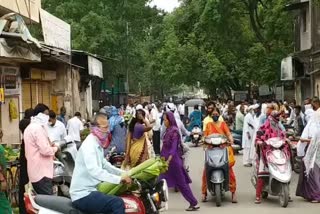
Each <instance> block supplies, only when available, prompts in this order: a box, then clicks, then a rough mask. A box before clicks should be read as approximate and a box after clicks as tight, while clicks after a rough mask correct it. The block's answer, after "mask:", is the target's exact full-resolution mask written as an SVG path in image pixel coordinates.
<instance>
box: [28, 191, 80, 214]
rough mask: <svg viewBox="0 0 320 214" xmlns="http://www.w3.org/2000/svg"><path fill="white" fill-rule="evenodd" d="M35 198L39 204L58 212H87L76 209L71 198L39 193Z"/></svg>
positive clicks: (67, 213)
mask: <svg viewBox="0 0 320 214" xmlns="http://www.w3.org/2000/svg"><path fill="white" fill-rule="evenodd" d="M34 200H35V202H36V203H37V204H38V205H39V206H41V207H44V208H47V209H50V210H54V211H56V212H60V213H64V214H85V213H83V212H81V211H79V210H77V209H75V208H74V207H73V206H72V202H71V200H70V199H69V198H65V197H60V196H52V195H37V196H36V197H35V199H34Z"/></svg>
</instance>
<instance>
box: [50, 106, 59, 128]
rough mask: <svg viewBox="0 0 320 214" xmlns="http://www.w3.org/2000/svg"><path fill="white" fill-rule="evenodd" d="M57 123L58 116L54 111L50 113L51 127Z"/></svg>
mask: <svg viewBox="0 0 320 214" xmlns="http://www.w3.org/2000/svg"><path fill="white" fill-rule="evenodd" d="M56 122H57V115H56V113H54V111H52V110H51V111H49V124H50V126H54V125H55V124H56Z"/></svg>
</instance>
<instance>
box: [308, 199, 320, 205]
mask: <svg viewBox="0 0 320 214" xmlns="http://www.w3.org/2000/svg"><path fill="white" fill-rule="evenodd" d="M310 202H311V203H313V204H319V203H320V201H317V200H313V201H310Z"/></svg>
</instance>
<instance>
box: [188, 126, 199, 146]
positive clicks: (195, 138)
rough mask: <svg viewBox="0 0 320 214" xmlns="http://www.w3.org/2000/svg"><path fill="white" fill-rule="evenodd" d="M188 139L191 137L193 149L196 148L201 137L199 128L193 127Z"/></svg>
mask: <svg viewBox="0 0 320 214" xmlns="http://www.w3.org/2000/svg"><path fill="white" fill-rule="evenodd" d="M190 137H191V141H192V143H193V144H194V145H195V147H198V145H199V144H200V142H201V137H202V131H201V128H200V127H199V126H194V127H193V129H192V131H191V134H190Z"/></svg>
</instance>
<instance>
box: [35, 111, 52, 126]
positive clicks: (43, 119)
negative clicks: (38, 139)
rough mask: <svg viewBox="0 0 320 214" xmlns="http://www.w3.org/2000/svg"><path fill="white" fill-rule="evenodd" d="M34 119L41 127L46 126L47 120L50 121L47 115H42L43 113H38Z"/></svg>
mask: <svg viewBox="0 0 320 214" xmlns="http://www.w3.org/2000/svg"><path fill="white" fill-rule="evenodd" d="M35 118H36V119H37V121H38V122H39V123H41V124H42V125H46V124H48V123H49V119H50V117H49V115H46V114H43V113H39V114H38V115H37V116H35Z"/></svg>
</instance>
